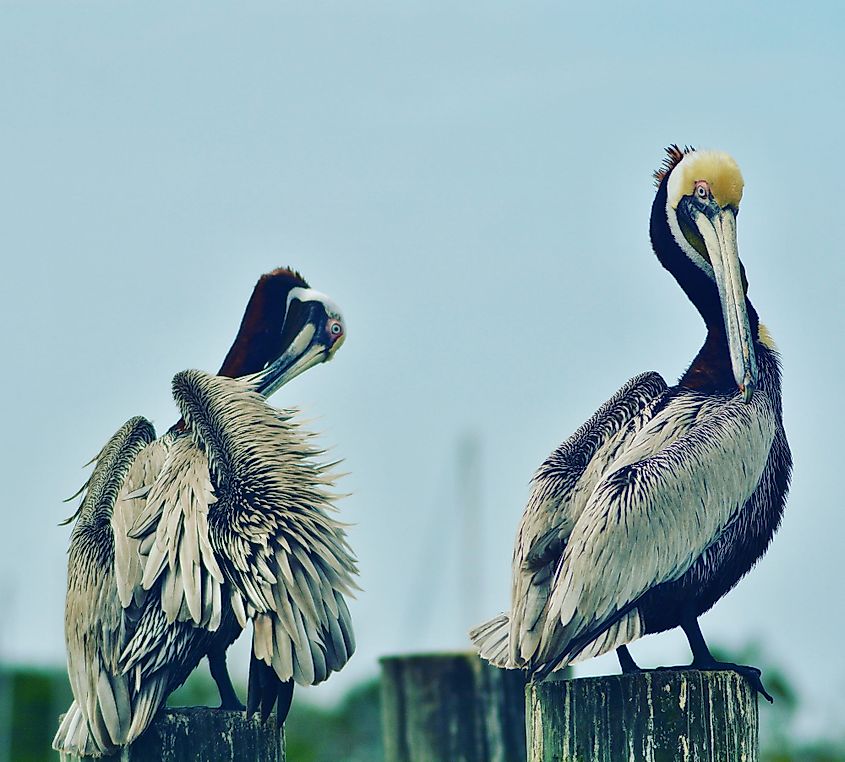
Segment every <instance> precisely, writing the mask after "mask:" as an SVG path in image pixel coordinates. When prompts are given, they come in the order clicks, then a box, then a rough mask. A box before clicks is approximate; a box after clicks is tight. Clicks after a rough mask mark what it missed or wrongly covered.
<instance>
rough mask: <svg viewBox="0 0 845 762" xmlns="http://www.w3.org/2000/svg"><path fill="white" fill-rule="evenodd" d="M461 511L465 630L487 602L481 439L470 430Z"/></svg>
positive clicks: (461, 448)
mask: <svg viewBox="0 0 845 762" xmlns="http://www.w3.org/2000/svg"><path fill="white" fill-rule="evenodd" d="M457 467H458V474H457V476H458V479H457V487H458V490H457V492H458V495H457V497H458V509H459V510H458V513H459V516H460V519H459V521H460V524H461V526H460V530H459V537H460V547H459V548H458V559H459V564H460V567H459V574H460V587H459V590H460V605H461V610H460V618H461V627H462V629H467V628H468V627H471V626H472V624H473V623H474V622H476V621H478V619H479V618H480V617H481V610H482V608H481V604H482V603H483V601H484V589H483V588H484V552H483V551H484V538H483V534H482V532H483V523H482V520H481V519H482V517H481V440H480V438H479V436H478V433H477V432H475V431H468V432H466V433H464V435H463V436H462V437H461V439H460V440H459V441H458V456H457Z"/></svg>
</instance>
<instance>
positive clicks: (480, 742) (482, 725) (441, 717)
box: [381, 653, 525, 762]
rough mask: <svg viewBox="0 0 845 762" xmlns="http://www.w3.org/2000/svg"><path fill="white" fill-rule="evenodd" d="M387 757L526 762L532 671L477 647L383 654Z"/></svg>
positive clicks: (425, 761)
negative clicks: (497, 662) (487, 656)
mask: <svg viewBox="0 0 845 762" xmlns="http://www.w3.org/2000/svg"><path fill="white" fill-rule="evenodd" d="M381 669H382V673H381V698H382V720H383V727H384V753H385V761H386V762H522V761H523V760H525V677H524V676H523V674H522V673H521V672H514V671H511V670H500V669H496V668H495V667H491V666H490V665H489V664H488V663H487V662H484V661H482V660H481V659H480V658H479V657H478V656H476V655H475V654H470V653H456V654H426V655H417V656H388V657H385V658H383V659H382V660H381Z"/></svg>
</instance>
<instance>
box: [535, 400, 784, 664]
mask: <svg viewBox="0 0 845 762" xmlns="http://www.w3.org/2000/svg"><path fill="white" fill-rule="evenodd" d="M678 421H681V424H680V425H679V424H678ZM775 421H776V419H775V413H774V410H773V409H772V406H771V402H770V401H769V398H768V397H767V396H766V395H765V394H760V393H758V394H755V395H754V397H753V398H752V400H751V402H750V403H749V404H744V403H743V402H741V401H740V400H739V398H738V397H733V398H723V399H716V400H714V399H712V398H706V397H703V396H701V395H695V394H685V395H681V396H679V397H677V398H675V399H674V400H673V401H672V402H670V403H669V404H668V405H667V406H666V407H665V408H664V409H663V410H662V411H661V412H660V413H659V414H658V415H657V416H655V418H654V420H652V421H650V422H649V424H648V425H647V426H646V427H645V428H644V429H643V430H642V431H641V432H640V433H639V434H638V436H637V437H636V438H635V439H634V440H633V441H632V442H631V444H630V447H629V449H628V451H626V452H625V453H623V454H622V455H620V457H619V458H618V459H617V460H616V461H615V462H614V463H613V464H611V466H610V468H609V469H608V474H607V475H606V476H605V478H604V479H603V480H602V481H601V482H600V483H599V484H598V485H597V486H596V488H595V490H594V492H593V494H592V495H591V496H590V500H589V502H588V504H587V506H586V508H585V509H584V511H583V513H582V514H581V516H580V517H579V519H578V521H577V522H576V526H575V527H574V529H573V531H572V533H571V536H570V538H569V543H568V545H567V548H566V550H565V552H564V556H563V559H562V562H561V565H560V566H559V568H558V570H557V572H556V575H555V579H554V581H553V585H552V595H551V598H550V602H549V616H548V618H547V620H546V624H545V627H544V631H543V636H542V640H543V641H544V643H545V644H547V645H546V647H545V649H544V651H543V652H541V653H540V654H539V655H538V658H537V661H538V662H549V661H552V660H554V659H557V658H558V657H559V656H560V655H561V654H562V655H563V657H564V658H563V662H562V663H564V662H565V661H566V660H568V658H569V657H571V656H577V653H578V651H585V649H586V650H587V651H589V650H590V649H591V648H592V647H590V646H589V644H588V643H583V642H582V640H583V638H584V637H585V635H586V634H587V633H593V634H594V637H599V636H600V635H602V634H603V632H604V630H606V629H607V628H608V627H610V626H612V625H613V624H615V623H616V622H617V621H618V620H619V615H620V612H624V611H626V610H629V609H630V608H631V606H633V605H635V604H636V601H637V599H638V598H639V597H640V596H642V595H643V594H644V593H645V592H647V591H648V590H650V589H651V588H653V587H656V586H657V585H660V584H662V583H664V582H669V581H672V580H675V579H678V578H679V577H680V576H681V575H683V574H684V573H685V572H686V571H687V569H689V568H690V566H691V565H692V563H693V562H694V561H695V559H696V558H698V557H699V556H700V555H701V554H702V553H703V552H704V551H705V550H706V549H707V548H708V547H709V546H710V545H711V544H712V543H713V542H714V541H715V540H716V539H718V537H719V536H720V534H721V533H722V532H723V531H724V530H725V528H726V527H727V526H729V525H730V523H731V521H732V520H733V518H734V517H735V516H736V514H737V513H738V511H739V510H740V509H741V508H742V506H743V505H744V504H745V502H746V501H747V500H748V498H749V497H750V496H751V494H752V493H753V491H754V489H755V488H756V487H757V484H758V483H759V481H760V477H761V474H762V473H763V469H764V467H765V464H766V461H767V459H768V456H769V451H770V449H771V445H772V441H773V439H774V434H775V426H776V423H775ZM715 473H717V474H719V477H718V478H712V474H715ZM625 627H627V628H628V630H625ZM625 627H620V628H619V632H620V633H622V632H623V631H624V632H629V633H630V634H633V635H634V636H636V635H637V634H638V633H637V628H636V626H634V625H632V624H631V623H630V622H628V623H626V624H625ZM611 640H613V638H611ZM616 644H617V645H620V644H621V643H618V642H617V643H616ZM558 649H559V651H558ZM556 652H557V653H556Z"/></svg>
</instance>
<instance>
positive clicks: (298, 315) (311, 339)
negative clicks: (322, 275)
mask: <svg viewBox="0 0 845 762" xmlns="http://www.w3.org/2000/svg"><path fill="white" fill-rule="evenodd" d="M280 332H281V352H280V354H279V355H278V357H276V358H274V359H271V360H270V361H269V362H268V363H267V365H266V367H265V368H263V369H262V370H261V371H259V372H258V373H256V374H254V375H253V377H252V383H253V384H254V386H255V389H256V391H258V392H260V393H261V394H263V395H264V396H265V397H269V396H270V395H271V394H272V393H273V392H275V391H276V390H277V389H278V388H279V387H281V386H284V385H285V384H286V383H287V382H288V381H290V380H291V379H293V378H295V377H296V376H298V375H299V374H300V373H302V372H303V371H306V370H308V368H311V367H313V366H314V365H318V364H319V363H322V362H327V361H328V360H331V359H332V357H334V355H335V352H337V350H338V349H339V348H340V345H341V344H343V341H344V339H345V338H346V326H345V324H344V322H343V316H342V315H341V314H340V309H339V308H338V306H337V305H336V304H335V303H334V302H333V301H332V300H331V299H329V297H328V296H326V295H325V294H321V293H320V292H319V291H314V290H313V289H311V288H307V287H300V286H297V287H295V288H292V289H291V290H290V291H289V292H288V295H287V304H286V307H285V318H284V322H283V323H282V325H281V328H280Z"/></svg>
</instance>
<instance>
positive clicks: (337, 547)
mask: <svg viewBox="0 0 845 762" xmlns="http://www.w3.org/2000/svg"><path fill="white" fill-rule="evenodd" d="M174 396H175V397H176V399H177V402H178V403H179V405H180V409H181V410H182V413H183V415H184V416H185V418H186V420H187V421H188V422H189V426H190V428H191V431H192V432H193V437H194V440H195V443H196V444H197V446H198V447H201V448H202V449H203V452H204V453H205V454H206V456H207V458H208V464H209V469H210V473H211V477H212V479H213V482H214V485H215V494H216V497H217V499H218V501H217V502H216V503H214V504H213V505H211V506H210V507H209V511H208V537H209V541H210V545H211V547H212V549H213V551H214V552H215V554H216V556H217V558H218V559H220V563H221V568H222V572H223V574H224V576H225V580H226V582H227V583H228V584H229V585H231V587H232V589H233V591H234V592H233V595H232V601H233V606H234V607H235V614H236V616H237V617H238V620H239V621H243V620H244V619H245V618H250V617H251V618H252V619H253V651H254V654H255V656H256V658H258V659H261V660H262V661H264V663H266V664H271V665H272V666H273V669H274V670H275V671H276V673H277V676H278V678H279V679H280V680H282V681H285V680H290V679H291V678H293V679H295V680H296V681H297V682H300V683H302V684H311V683H314V682H319V681H321V680H324V679H325V678H326V677H327V676H328V674H329V673H330V672H332V671H336V670H338V669H340V668H341V667H342V666H343V665H344V664H345V663H346V661H347V660H348V659H349V657H350V656H351V655H352V653H353V651H354V638H353V637H352V633H351V629H352V627H351V620H350V618H349V610H348V607H347V606H346V604H345V601H344V600H343V596H344V595H345V594H350V593H351V592H352V591H353V590H354V589H356V585H355V582H354V576H355V575H356V574H357V566H356V561H355V558H354V556H353V555H352V552H351V550H350V549H349V546H348V544H347V541H346V535H345V531H344V527H343V525H342V524H341V523H340V522H339V521H337V520H336V519H335V518H334V516H333V514H334V512H335V507H334V505H333V504H332V502H331V497H330V494H329V492H328V489H329V488H331V486H332V484H333V476H332V473H331V471H330V470H329V469H328V467H327V466H326V465H325V464H323V463H321V462H320V460H319V457H318V456H319V455H320V454H321V453H320V451H319V450H317V449H315V447H314V445H313V444H312V440H313V435H312V434H310V433H309V432H306V431H304V430H303V429H302V427H301V425H300V424H298V423H297V422H296V421H295V419H294V413H292V412H290V411H278V410H275V409H273V408H272V407H270V406H269V405H268V404H267V402H266V400H265V399H264V398H263V397H261V396H260V395H258V394H256V393H254V392H253V391H252V390H251V388H250V387H249V385H248V383H246V382H244V381H240V380H237V379H226V378H220V377H215V376H209V375H208V374H204V373H201V372H199V371H188V372H185V373H182V374H179V375H177V377H176V378H175V379H174ZM245 485H248V488H247V487H246V486H245ZM239 598H240V599H242V603H243V605H241V606H238V605H235V604H234V602H235V601H236V600H238V599H239Z"/></svg>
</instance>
